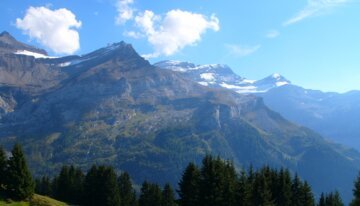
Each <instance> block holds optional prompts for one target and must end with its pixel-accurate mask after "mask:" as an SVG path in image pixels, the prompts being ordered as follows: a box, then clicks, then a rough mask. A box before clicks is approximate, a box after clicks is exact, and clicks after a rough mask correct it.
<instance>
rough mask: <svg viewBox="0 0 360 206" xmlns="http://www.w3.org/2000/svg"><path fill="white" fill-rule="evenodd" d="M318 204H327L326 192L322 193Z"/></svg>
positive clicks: (322, 205)
mask: <svg viewBox="0 0 360 206" xmlns="http://www.w3.org/2000/svg"><path fill="white" fill-rule="evenodd" d="M317 205H318V206H326V202H325V195H324V193H321V195H320V199H319V203H318V204H317Z"/></svg>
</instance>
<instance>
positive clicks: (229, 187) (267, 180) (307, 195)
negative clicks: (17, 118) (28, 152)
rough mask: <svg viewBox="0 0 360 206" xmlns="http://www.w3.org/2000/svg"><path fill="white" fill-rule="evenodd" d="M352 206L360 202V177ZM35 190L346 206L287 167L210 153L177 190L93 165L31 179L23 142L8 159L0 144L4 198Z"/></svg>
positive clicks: (98, 197) (170, 200) (132, 201)
mask: <svg viewBox="0 0 360 206" xmlns="http://www.w3.org/2000/svg"><path fill="white" fill-rule="evenodd" d="M353 192H354V198H353V200H352V202H351V204H350V205H351V206H359V205H360V176H359V177H358V178H357V180H356V181H355V184H354V189H353ZM34 193H37V194H41V195H46V196H49V197H53V198H56V199H58V200H61V201H64V202H68V203H71V204H76V205H87V206H98V205H103V206H177V205H179V206H211V205H214V206H235V205H236V206H315V205H317V206H342V205H344V204H343V202H342V200H341V197H340V195H339V193H338V192H337V191H334V192H331V193H329V194H321V196H320V198H319V200H318V201H316V200H315V198H314V195H313V192H312V189H311V187H310V185H309V184H308V183H307V182H306V181H303V180H301V179H300V178H299V177H298V175H296V174H295V175H291V173H290V172H289V171H288V170H287V169H279V170H278V169H273V168H270V167H269V166H264V167H263V168H261V169H259V170H256V171H255V170H254V169H253V168H252V167H250V168H249V169H248V170H241V171H240V172H237V171H236V169H235V167H234V165H233V163H232V162H231V161H226V160H222V159H221V158H220V157H216V158H215V157H213V156H210V155H207V156H205V157H204V159H203V161H202V165H201V167H198V166H197V165H195V164H194V163H189V164H188V166H187V167H186V169H185V170H184V172H183V175H182V177H181V179H180V181H179V183H178V189H177V190H176V192H175V190H174V189H173V188H172V186H171V185H170V184H165V185H164V186H163V187H160V186H159V185H158V184H156V183H151V182H148V181H144V182H143V183H142V185H141V188H140V190H139V191H138V192H137V190H136V189H135V187H134V185H133V184H132V182H131V177H130V175H129V174H128V173H126V172H123V173H121V174H120V175H117V173H116V171H115V170H114V168H113V167H111V166H104V165H101V166H97V165H94V166H92V167H91V168H90V169H89V170H88V171H87V172H86V173H84V172H83V171H82V170H81V169H80V168H77V167H75V166H72V165H71V166H63V167H62V169H61V171H60V173H59V174H58V175H57V176H55V177H52V178H50V177H45V176H44V177H42V178H40V179H35V180H33V177H32V175H31V173H30V171H29V169H28V167H27V162H26V159H25V156H24V153H23V151H22V148H21V146H20V145H19V144H16V145H14V147H13V149H12V151H11V155H10V157H9V158H8V157H7V155H6V153H5V152H4V150H3V149H2V148H1V147H0V199H8V198H9V199H13V200H26V199H30V198H31V197H32V195H33V194H34Z"/></svg>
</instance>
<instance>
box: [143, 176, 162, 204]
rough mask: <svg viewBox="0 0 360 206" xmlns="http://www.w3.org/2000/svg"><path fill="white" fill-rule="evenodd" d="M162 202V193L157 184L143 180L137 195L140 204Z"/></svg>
mask: <svg viewBox="0 0 360 206" xmlns="http://www.w3.org/2000/svg"><path fill="white" fill-rule="evenodd" d="M161 202H162V193H161V189H160V187H159V185H157V184H151V183H148V182H147V181H145V182H144V183H143V184H142V186H141V193H140V197H139V205H140V206H159V205H161Z"/></svg>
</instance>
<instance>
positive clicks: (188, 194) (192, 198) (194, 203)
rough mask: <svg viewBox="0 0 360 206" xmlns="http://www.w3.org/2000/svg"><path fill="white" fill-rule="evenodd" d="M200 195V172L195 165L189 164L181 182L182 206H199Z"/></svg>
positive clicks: (180, 202) (179, 192) (180, 201)
mask: <svg viewBox="0 0 360 206" xmlns="http://www.w3.org/2000/svg"><path fill="white" fill-rule="evenodd" d="M199 193H200V170H199V169H198V168H197V167H196V165H195V164H194V163H189V165H188V166H187V167H186V169H185V171H184V173H183V175H182V178H181V180H180V182H179V191H178V194H179V196H180V200H179V204H180V205H181V206H198V205H199V204H200V202H199V197H200V196H199V195H200V194H199Z"/></svg>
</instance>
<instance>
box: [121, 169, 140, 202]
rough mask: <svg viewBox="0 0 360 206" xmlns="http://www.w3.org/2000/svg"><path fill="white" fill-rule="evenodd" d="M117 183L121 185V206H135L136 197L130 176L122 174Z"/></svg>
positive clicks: (125, 173)
mask: <svg viewBox="0 0 360 206" xmlns="http://www.w3.org/2000/svg"><path fill="white" fill-rule="evenodd" d="M117 181H118V185H119V192H120V199H121V206H135V205H136V195H135V191H134V189H133V187H132V183H131V180H130V176H129V174H128V173H127V172H123V173H121V174H120V176H119V178H118V180H117Z"/></svg>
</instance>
